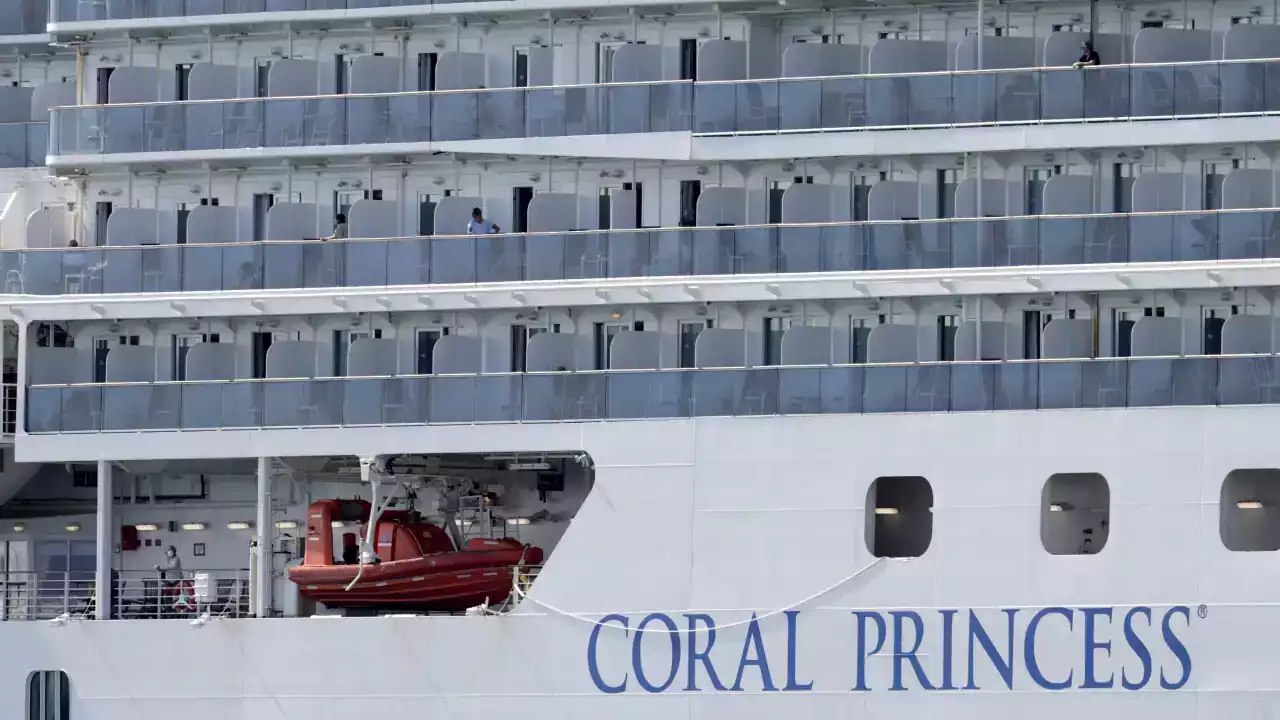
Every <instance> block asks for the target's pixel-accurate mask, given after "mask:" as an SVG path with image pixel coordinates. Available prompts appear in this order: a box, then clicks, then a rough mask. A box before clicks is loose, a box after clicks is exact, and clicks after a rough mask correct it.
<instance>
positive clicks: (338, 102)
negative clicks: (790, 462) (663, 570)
mask: <svg viewBox="0 0 1280 720" xmlns="http://www.w3.org/2000/svg"><path fill="white" fill-rule="evenodd" d="M1276 112H1280V60H1272V59H1256V60H1224V61H1213V62H1193V63H1168V64H1141V65H1107V66H1101V67H1091V68H1082V69H1075V68H1062V67H1053V68H1029V69H1002V70H965V71H950V72H932V73H916V74H887V75H847V76H830V77H807V78H775V79H767V80H733V81H701V82H696V83H695V82H690V81H664V82H655V83H609V84H592V85H564V86H544V87H517V88H490V89H477V90H441V91H432V92H397V93H385V94H361V95H356V94H346V95H331V96H308V97H270V98H244V99H228V100H193V101H173V102H152V103H137V104H111V105H96V106H76V107H62V108H55V109H54V110H53V112H52V120H51V121H52V124H53V127H52V129H51V132H52V144H51V146H50V151H49V154H50V155H52V156H67V157H74V156H82V155H103V154H121V153H159V152H184V151H192V150H249V149H259V148H303V147H329V146H359V145H382V144H402V143H425V142H448V141H463V140H499V139H512V138H539V137H567V136H582V135H613V134H626V133H655V132H664V131H680V132H692V133H695V134H698V135H738V134H776V133H793V132H821V131H851V130H890V129H923V128H951V127H966V126H985V125H1035V124H1044V123H1080V122H1107V121H1121V120H1155V119H1170V118H1210V117H1234V116H1246V115H1264V114H1269V113H1276Z"/></svg>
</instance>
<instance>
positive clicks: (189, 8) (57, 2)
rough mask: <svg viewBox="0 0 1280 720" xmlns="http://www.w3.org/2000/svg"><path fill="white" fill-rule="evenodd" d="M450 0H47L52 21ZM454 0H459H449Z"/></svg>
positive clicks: (410, 4)
mask: <svg viewBox="0 0 1280 720" xmlns="http://www.w3.org/2000/svg"><path fill="white" fill-rule="evenodd" d="M449 1H450V0H435V1H434V2H433V0H117V1H115V2H105V3H104V2H90V1H89V0H48V2H49V3H51V4H53V5H54V7H53V8H52V9H53V10H54V11H55V13H56V14H54V15H53V16H52V18H51V20H52V22H64V23H70V22H99V21H102V20H146V19H150V18H166V17H198V16H203V15H238V14H243V13H264V12H299V11H304V10H364V9H370V8H395V7H413V6H422V5H439V4H444V3H446V2H449ZM453 1H455V2H457V1H460V0H453Z"/></svg>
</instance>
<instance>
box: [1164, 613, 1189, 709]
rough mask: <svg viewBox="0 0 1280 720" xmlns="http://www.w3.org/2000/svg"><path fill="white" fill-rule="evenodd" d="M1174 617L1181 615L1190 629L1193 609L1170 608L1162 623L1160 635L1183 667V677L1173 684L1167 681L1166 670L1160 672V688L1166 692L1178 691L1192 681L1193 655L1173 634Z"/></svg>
mask: <svg viewBox="0 0 1280 720" xmlns="http://www.w3.org/2000/svg"><path fill="white" fill-rule="evenodd" d="M1174 615H1181V616H1182V619H1183V620H1185V621H1186V623H1187V626H1188V627H1190V626H1191V608H1189V607H1187V606H1185V605H1178V606H1176V607H1172V608H1169V612H1167V613H1165V614H1164V621H1163V622H1162V623H1160V634H1161V635H1163V636H1164V644H1165V645H1168V646H1169V651H1170V652H1172V653H1173V656H1174V657H1176V658H1178V664H1179V665H1181V666H1182V677H1180V678H1178V679H1177V680H1175V681H1173V682H1169V681H1168V680H1166V679H1165V677H1164V670H1163V669H1161V670H1160V687H1162V688H1164V689H1165V690H1177V689H1179V688H1181V687H1182V686H1183V685H1186V684H1187V681H1188V680H1190V679H1191V654H1190V653H1189V652H1187V646H1186V645H1184V644H1183V643H1182V640H1181V639H1180V638H1179V637H1178V636H1177V635H1175V634H1174V632H1173V624H1172V622H1171V621H1172V620H1173V616H1174Z"/></svg>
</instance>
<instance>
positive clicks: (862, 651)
mask: <svg viewBox="0 0 1280 720" xmlns="http://www.w3.org/2000/svg"><path fill="white" fill-rule="evenodd" d="M853 614H854V615H855V616H857V618H858V684H857V685H855V686H854V687H853V689H854V690H855V691H859V692H867V691H868V690H870V689H871V688H869V687H867V658H869V657H871V656H872V655H875V654H876V653H878V652H880V649H881V648H883V647H884V618H882V617H880V613H876V612H866V611H864V610H854V611H853ZM867 620H873V621H874V622H875V624H876V646H875V648H874V649H872V650H871V652H867Z"/></svg>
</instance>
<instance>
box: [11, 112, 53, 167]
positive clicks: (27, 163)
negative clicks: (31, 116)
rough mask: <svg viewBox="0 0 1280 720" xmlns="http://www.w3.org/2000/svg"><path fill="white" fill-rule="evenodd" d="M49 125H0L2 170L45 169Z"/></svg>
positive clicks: (26, 123)
mask: <svg viewBox="0 0 1280 720" xmlns="http://www.w3.org/2000/svg"><path fill="white" fill-rule="evenodd" d="M48 144H49V123H43V122H39V123H37V122H25V123H0V168H29V167H43V166H44V163H45V155H46V154H47V146H48Z"/></svg>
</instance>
